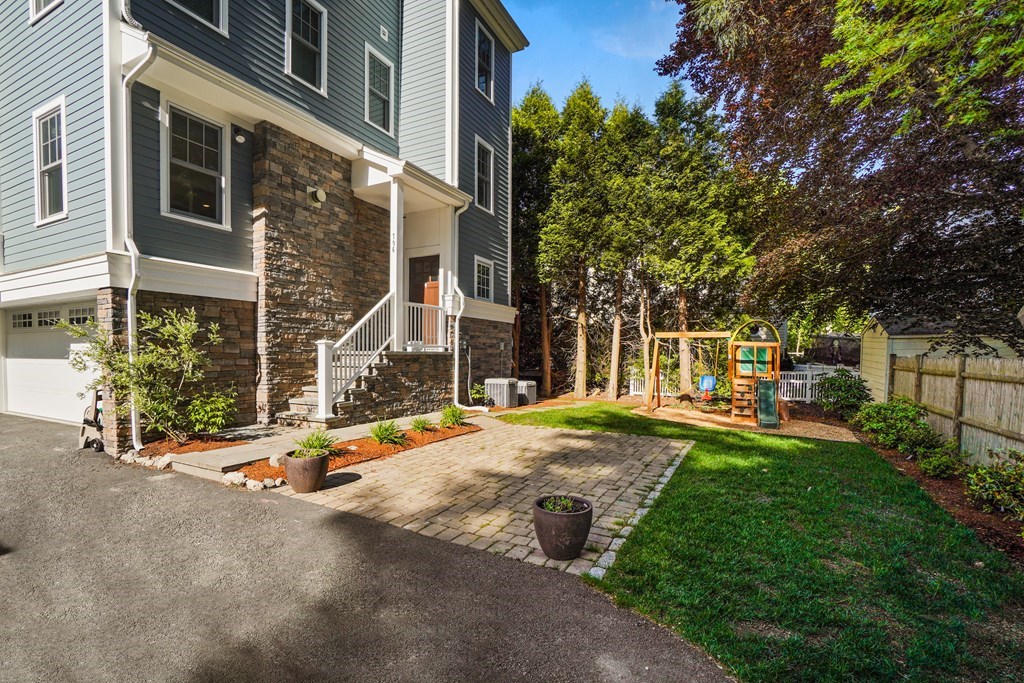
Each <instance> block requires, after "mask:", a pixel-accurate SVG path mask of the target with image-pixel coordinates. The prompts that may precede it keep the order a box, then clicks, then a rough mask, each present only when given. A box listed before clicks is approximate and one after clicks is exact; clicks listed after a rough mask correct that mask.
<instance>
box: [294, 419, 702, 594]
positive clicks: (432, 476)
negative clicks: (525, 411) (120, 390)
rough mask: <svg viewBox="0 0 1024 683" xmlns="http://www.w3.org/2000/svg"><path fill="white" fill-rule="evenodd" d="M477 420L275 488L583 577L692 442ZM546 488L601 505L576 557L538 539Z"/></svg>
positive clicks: (550, 491)
mask: <svg viewBox="0 0 1024 683" xmlns="http://www.w3.org/2000/svg"><path fill="white" fill-rule="evenodd" d="M473 422H474V423H475V424H478V425H480V426H482V427H483V428H484V429H483V431H481V432H476V433H474V434H467V435H464V436H459V437H456V438H454V439H450V440H447V441H440V442H437V443H434V444H430V445H428V446H423V447H421V448H415V449H412V450H408V451H403V452H401V453H398V454H396V455H393V456H391V457H388V458H383V459H380V460H372V461H369V462H365V463H360V464H358V465H353V466H351V467H346V468H344V469H342V470H338V471H336V472H333V473H331V474H330V475H329V476H328V477H327V483H326V484H325V487H324V489H322V490H321V491H319V492H317V493H309V494H296V493H294V492H293V491H292V489H291V487H288V486H285V487H283V488H281V489H275V491H279V492H280V493H283V494H284V495H289V496H294V497H295V498H300V499H302V500H306V501H309V502H313V503H318V504H320V505H324V506H327V507H329V508H332V509H335V510H341V511H343V512H352V513H354V514H357V515H361V516H364V517H369V518H371V519H376V520H377V521H380V522H387V523H388V524H391V525H393V526H399V527H402V528H404V529H408V530H410V531H415V532H417V533H420V534H423V535H424V536H431V537H434V538H437V539H440V540H442V541H451V542H452V543H457V544H459V545H468V546H469V547H471V548H476V549H478V550H486V551H488V552H491V553H494V554H497V555H504V556H506V557H509V558H512V559H516V560H524V561H526V562H530V563H532V564H537V565H543V566H547V567H552V568H555V569H561V570H567V571H569V572H571V573H574V574H582V573H584V572H587V571H589V570H590V569H591V567H593V566H594V564H595V562H597V561H598V560H599V558H600V557H601V556H602V555H603V554H604V553H605V552H606V551H608V550H609V549H613V550H614V549H616V548H617V546H618V544H617V543H615V540H616V536H619V535H620V529H621V527H622V526H624V525H625V523H626V521H627V520H628V519H629V518H630V517H631V516H632V515H633V513H635V512H636V511H637V509H638V508H639V507H640V506H641V504H642V503H643V501H644V500H645V499H646V497H647V496H648V494H649V492H650V491H651V490H652V489H653V488H654V487H655V485H656V484H657V482H658V479H659V477H661V475H662V473H664V472H665V470H666V469H667V468H668V467H669V466H670V465H671V464H672V463H673V462H674V461H675V460H676V459H677V458H679V457H680V455H681V454H682V453H684V451H685V450H687V449H688V448H689V446H690V445H692V442H681V441H672V440H669V439H662V438H657V437H650V436H635V435H631V434H614V433H606V432H593V431H577V430H566V429H551V428H547V427H528V426H522V425H510V424H506V423H504V422H500V421H498V420H495V419H492V418H489V417H484V416H478V417H476V418H474V420H473ZM545 494H576V495H580V496H583V497H584V498H587V499H589V500H590V501H591V502H592V503H593V504H594V525H593V528H592V529H591V533H590V538H589V540H588V544H587V548H586V549H585V550H584V553H583V555H582V556H581V557H580V558H579V559H577V560H575V561H573V562H571V563H570V562H558V561H556V560H550V559H548V558H547V557H546V556H545V555H544V553H543V552H542V551H541V550H540V544H539V543H538V541H537V539H536V537H535V535H534V531H533V501H534V500H535V499H536V498H537V497H538V496H541V495H545ZM626 532H627V533H628V529H627V530H626ZM619 543H621V541H619ZM613 544H614V545H615V548H613V547H612V546H613Z"/></svg>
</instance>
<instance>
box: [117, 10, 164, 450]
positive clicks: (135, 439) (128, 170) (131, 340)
mask: <svg viewBox="0 0 1024 683" xmlns="http://www.w3.org/2000/svg"><path fill="white" fill-rule="evenodd" d="M127 12H128V7H127V2H126V1H125V2H122V5H121V13H122V16H125V17H126V18H127V20H129V23H133V22H134V20H132V19H131V15H130V14H128V13H127ZM134 23H135V24H137V23H138V22H134ZM140 28H141V27H140ZM154 59H156V46H155V45H152V44H150V46H149V49H148V50H147V51H146V56H145V57H144V58H143V59H142V61H141V62H139V63H138V64H136V65H135V66H134V67H132V70H131V71H129V72H128V74H127V75H126V76H125V77H124V79H123V83H122V86H123V88H124V93H123V94H124V103H123V111H122V122H123V123H124V145H123V149H122V155H123V156H122V159H121V162H122V163H121V168H122V169H123V170H124V178H125V182H124V187H123V192H122V193H121V194H122V198H121V209H122V211H123V212H124V225H125V231H124V243H125V246H126V247H127V248H128V254H129V256H130V257H131V269H132V270H131V284H130V285H129V286H128V302H127V303H128V362H129V363H132V362H134V360H135V335H136V333H137V331H138V320H137V315H136V313H137V306H138V304H137V301H136V299H137V296H136V295H137V293H138V291H139V280H140V279H141V273H140V270H141V254H140V253H139V247H138V246H137V245H136V244H135V224H134V223H135V222H134V220H133V217H132V211H133V205H132V198H131V187H132V182H131V177H132V122H131V112H132V84H133V83H134V82H135V81H136V80H137V79H138V78H139V76H141V75H142V72H143V71H145V70H146V68H148V67H149V65H150V64H152V63H153V60H154ZM129 400H130V401H131V405H132V411H131V422H132V425H131V426H132V448H134V449H135V450H136V451H141V450H142V447H143V444H142V426H141V424H140V420H139V410H138V408H136V406H135V397H134V396H133V397H131V399H129Z"/></svg>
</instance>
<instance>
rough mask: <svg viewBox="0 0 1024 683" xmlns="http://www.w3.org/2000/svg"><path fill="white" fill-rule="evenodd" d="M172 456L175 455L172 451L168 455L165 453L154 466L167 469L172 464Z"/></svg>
mask: <svg viewBox="0 0 1024 683" xmlns="http://www.w3.org/2000/svg"><path fill="white" fill-rule="evenodd" d="M172 457H173V456H172V455H171V454H170V453H168V454H167V455H165V456H163V457H162V458H160V459H159V460H157V461H156V463H154V465H153V466H154V467H156V468H157V469H158V470H165V469H167V468H168V467H170V466H171V458H172Z"/></svg>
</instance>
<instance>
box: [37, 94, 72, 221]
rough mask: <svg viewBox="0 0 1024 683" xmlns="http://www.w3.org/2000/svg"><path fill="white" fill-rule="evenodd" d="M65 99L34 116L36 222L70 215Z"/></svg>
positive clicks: (38, 111)
mask: <svg viewBox="0 0 1024 683" xmlns="http://www.w3.org/2000/svg"><path fill="white" fill-rule="evenodd" d="M65 119H66V116H65V108H64V98H63V97H61V98H59V99H57V100H55V101H53V102H51V103H49V104H47V105H46V106H44V107H42V108H41V109H38V110H36V111H35V112H34V113H33V114H32V121H33V127H34V129H35V130H34V133H33V137H34V138H35V163H36V223H37V224H39V223H49V222H51V221H56V220H59V219H61V218H66V217H67V215H68V204H67V202H68V198H67V195H68V168H67V155H66V154H65V140H66V138H67V135H66V133H67V131H66V128H65Z"/></svg>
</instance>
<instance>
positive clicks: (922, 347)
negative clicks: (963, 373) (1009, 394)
mask: <svg viewBox="0 0 1024 683" xmlns="http://www.w3.org/2000/svg"><path fill="white" fill-rule="evenodd" d="M946 331H947V328H946V327H945V326H943V325H931V324H922V323H919V322H916V321H914V320H910V319H903V320H885V319H880V318H872V319H871V320H869V321H868V324H867V325H866V326H865V327H864V331H863V332H861V335H860V339H861V344H860V376H861V377H863V378H864V380H865V381H866V382H867V384H868V389H869V390H870V391H871V397H872V398H873V399H874V400H876V401H887V400H889V373H890V372H891V362H890V357H891V356H892V355H896V356H918V355H923V354H928V356H929V357H931V358H944V357H945V356H947V355H949V354H948V352H947V350H946V349H944V348H943V347H941V346H940V347H938V348H937V349H935V350H934V351H931V350H930V349H931V348H932V342H933V341H934V340H935V339H937V338H939V337H941V336H942V335H944V334H945V333H946ZM984 341H985V343H987V344H989V345H990V346H992V347H993V348H995V349H996V351H997V352H998V354H999V355H1000V356H1002V357H1010V358H1012V357H1014V356H1015V355H1016V354H1014V353H1013V351H1012V350H1011V349H1010V348H1009V347H1008V346H1006V345H1005V344H1003V343H1002V342H1000V341H998V340H995V339H988V338H986V339H984Z"/></svg>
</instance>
